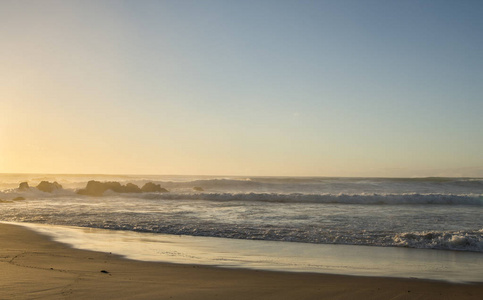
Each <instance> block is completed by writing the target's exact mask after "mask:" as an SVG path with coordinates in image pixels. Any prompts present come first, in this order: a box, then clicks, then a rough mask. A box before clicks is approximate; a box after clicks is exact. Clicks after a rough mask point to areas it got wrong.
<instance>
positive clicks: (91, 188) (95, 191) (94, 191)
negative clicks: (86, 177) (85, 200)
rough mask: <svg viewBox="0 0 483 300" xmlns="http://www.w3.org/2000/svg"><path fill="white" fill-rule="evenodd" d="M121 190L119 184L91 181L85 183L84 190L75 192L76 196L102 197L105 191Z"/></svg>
mask: <svg viewBox="0 0 483 300" xmlns="http://www.w3.org/2000/svg"><path fill="white" fill-rule="evenodd" d="M121 188H122V186H121V184H120V183H119V182H115V181H109V182H99V181H96V180H91V181H89V182H88V183H87V185H86V188H85V189H81V190H78V191H77V194H81V195H89V196H102V194H104V192H105V191H107V190H112V191H114V192H115V191H118V192H119V191H120V190H121Z"/></svg>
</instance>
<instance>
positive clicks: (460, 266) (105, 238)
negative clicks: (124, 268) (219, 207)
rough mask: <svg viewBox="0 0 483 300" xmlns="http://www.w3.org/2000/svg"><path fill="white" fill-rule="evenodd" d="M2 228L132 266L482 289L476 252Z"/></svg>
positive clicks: (59, 227)
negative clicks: (157, 264)
mask: <svg viewBox="0 0 483 300" xmlns="http://www.w3.org/2000/svg"><path fill="white" fill-rule="evenodd" d="M4 223H6V224H12V225H19V226H22V227H26V228H27V229H29V230H33V231H35V232H37V233H40V234H42V235H45V236H47V237H49V238H50V239H51V240H53V241H56V242H59V243H62V244H65V245H67V246H68V247H71V248H75V249H82V250H87V251H98V252H103V253H106V252H110V253H113V254H116V255H119V256H121V257H123V258H127V259H131V260H136V261H144V262H160V263H170V264H184V265H186V264H188V265H204V266H211V267H217V268H229V269H249V270H260V271H275V272H297V273H317V274H329V275H330V274H333V275H336V274H337V275H348V276H370V277H391V278H413V279H422V280H436V281H444V282H454V283H474V282H479V283H483V274H482V273H481V266H482V265H483V255H481V253H475V252H463V251H438V250H432V249H413V248H403V247H375V246H373V247H369V246H361V245H331V244H328V245H325V244H310V243H296V242H290V243H288V242H280V241H261V240H244V239H227V238H218V237H199V236H187V235H169V234H159V233H149V232H147V233H146V232H142V233H140V232H134V231H124V230H108V229H98V228H90V227H76V226H65V225H50V224H35V223H22V222H21V223H16V222H4Z"/></svg>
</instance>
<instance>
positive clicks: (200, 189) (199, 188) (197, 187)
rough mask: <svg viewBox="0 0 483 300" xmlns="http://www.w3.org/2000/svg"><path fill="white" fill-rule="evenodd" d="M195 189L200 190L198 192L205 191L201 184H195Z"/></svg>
mask: <svg viewBox="0 0 483 300" xmlns="http://www.w3.org/2000/svg"><path fill="white" fill-rule="evenodd" d="M193 190H195V191H198V192H203V191H204V189H203V188H202V187H201V186H195V187H194V188H193Z"/></svg>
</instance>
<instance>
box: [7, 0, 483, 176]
mask: <svg viewBox="0 0 483 300" xmlns="http://www.w3.org/2000/svg"><path fill="white" fill-rule="evenodd" d="M482 16H483V2H482V1H382V0H381V1H295V0H294V1H280V0H278V1H2V2H1V3H0V20H1V21H0V36H1V42H0V43H1V44H0V46H1V47H0V63H1V65H2V68H1V69H0V77H1V78H2V80H1V81H2V83H0V87H1V88H0V99H1V100H0V109H1V111H2V112H3V113H2V115H3V117H2V118H1V120H0V126H1V128H2V132H1V133H0V134H1V135H0V154H1V158H0V172H48V173H56V172H61V173H138V174H139V173H141V174H224V175H307V176H309V175H321V176H483V151H482V150H483V121H482V120H483V118H482V115H483V84H482V83H483V17H482Z"/></svg>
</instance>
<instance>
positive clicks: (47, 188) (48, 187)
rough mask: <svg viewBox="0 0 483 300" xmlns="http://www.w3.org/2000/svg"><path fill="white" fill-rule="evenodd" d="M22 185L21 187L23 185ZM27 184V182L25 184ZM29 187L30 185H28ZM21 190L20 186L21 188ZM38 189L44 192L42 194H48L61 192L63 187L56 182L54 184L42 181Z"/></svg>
mask: <svg viewBox="0 0 483 300" xmlns="http://www.w3.org/2000/svg"><path fill="white" fill-rule="evenodd" d="M22 183H24V182H22ZM22 183H21V184H20V185H22ZM25 183H26V182H25ZM27 186H28V184H27ZM19 188H20V186H19ZM36 188H37V189H38V190H39V191H42V192H46V193H52V192H53V191H55V190H61V189H62V185H60V184H59V183H57V181H54V182H49V181H41V182H40V183H39V184H38V185H37V186H36Z"/></svg>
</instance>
